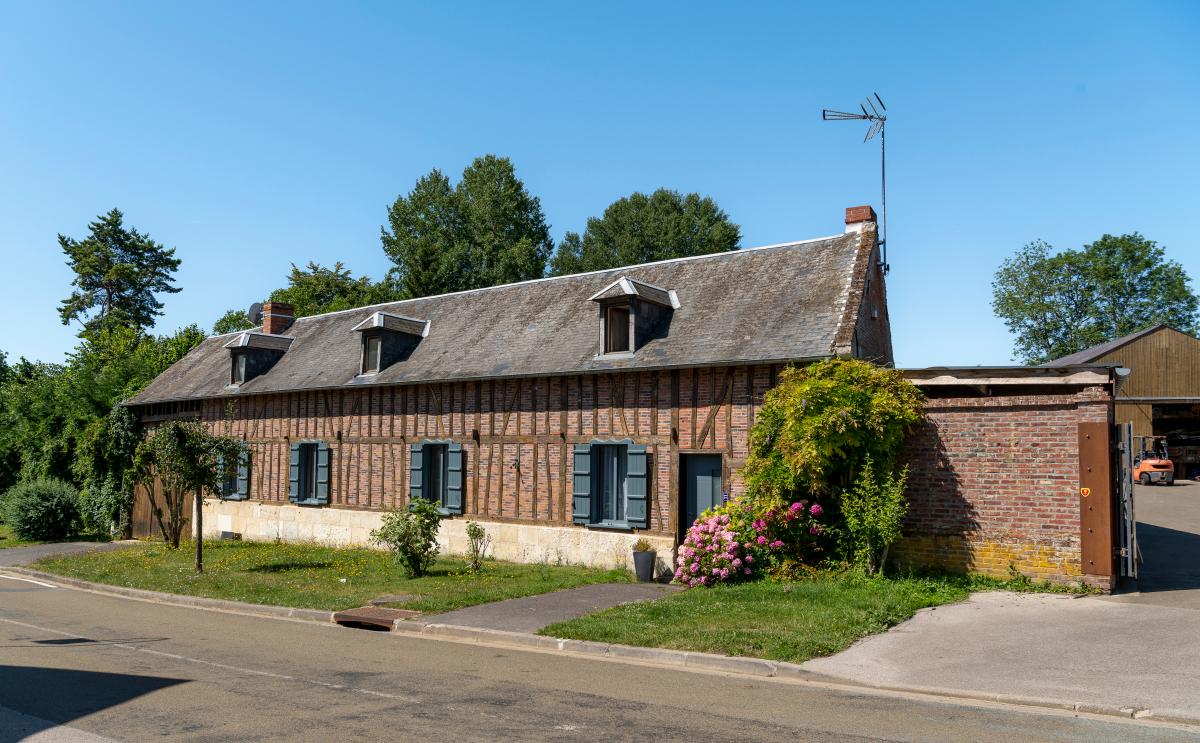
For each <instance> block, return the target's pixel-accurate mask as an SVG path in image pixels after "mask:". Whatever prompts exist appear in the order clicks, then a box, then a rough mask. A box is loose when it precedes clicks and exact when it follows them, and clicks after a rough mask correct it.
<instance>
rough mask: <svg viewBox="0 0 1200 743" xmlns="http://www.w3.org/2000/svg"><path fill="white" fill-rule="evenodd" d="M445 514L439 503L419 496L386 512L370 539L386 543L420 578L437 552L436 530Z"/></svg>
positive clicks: (413, 575) (408, 570)
mask: <svg viewBox="0 0 1200 743" xmlns="http://www.w3.org/2000/svg"><path fill="white" fill-rule="evenodd" d="M441 520H442V514H441V512H439V511H438V508H437V506H435V505H434V504H433V503H431V502H429V501H427V500H425V499H423V498H416V499H414V500H413V501H412V503H411V504H409V507H408V510H402V509H395V510H393V511H389V512H388V513H386V514H384V515H383V523H382V524H381V525H380V527H379V528H378V529H376V530H374V531H372V532H371V541H372V542H375V543H376V544H382V545H384V546H386V547H387V548H388V549H389V550H391V552H392V556H393V557H394V558H395V559H396V562H397V564H399V565H400V567H402V568H404V572H405V574H407V575H408V577H410V578H420V577H421V576H422V575H425V573H426V572H428V570H429V566H430V565H432V564H433V561H434V560H436V559H437V556H438V543H437V533H438V524H439V523H441Z"/></svg>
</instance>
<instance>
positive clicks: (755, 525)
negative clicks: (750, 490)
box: [675, 498, 824, 587]
mask: <svg viewBox="0 0 1200 743" xmlns="http://www.w3.org/2000/svg"><path fill="white" fill-rule="evenodd" d="M823 513H824V509H823V508H822V507H821V506H820V505H819V504H817V503H809V502H808V501H804V500H801V501H795V502H793V503H790V504H783V503H779V504H775V505H771V506H768V507H766V508H762V507H759V506H757V505H756V504H755V503H754V502H752V501H750V500H748V499H745V498H737V499H734V500H732V501H728V502H726V503H724V504H722V505H720V506H718V507H716V508H714V509H711V510H709V511H706V512H704V513H703V514H702V515H701V516H700V518H698V519H696V523H694V524H692V526H691V528H689V529H688V533H687V538H686V539H684V542H683V545H681V546H680V548H679V555H678V557H677V558H676V568H675V580H677V581H678V582H680V583H682V584H683V585H685V586H688V587H694V586H712V585H715V584H717V583H730V582H733V581H741V580H748V579H751V578H754V577H757V576H760V575H762V574H763V573H765V571H767V570H768V569H769V568H770V567H771V566H772V565H774V564H778V563H780V562H782V561H785V560H796V559H801V558H803V557H805V556H808V555H810V554H811V553H812V552H814V550H816V549H818V547H817V542H818V537H820V536H821V534H822V533H824V527H823V526H822V524H821V523H820V517H821V515H822V514H823Z"/></svg>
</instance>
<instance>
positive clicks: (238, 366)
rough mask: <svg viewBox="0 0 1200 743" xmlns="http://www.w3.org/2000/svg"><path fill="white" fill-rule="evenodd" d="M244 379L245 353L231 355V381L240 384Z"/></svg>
mask: <svg viewBox="0 0 1200 743" xmlns="http://www.w3.org/2000/svg"><path fill="white" fill-rule="evenodd" d="M245 381H246V354H244V353H235V354H234V355H233V383H234V384H241V383H242V382H245Z"/></svg>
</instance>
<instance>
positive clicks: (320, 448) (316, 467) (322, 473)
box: [288, 441, 329, 506]
mask: <svg viewBox="0 0 1200 743" xmlns="http://www.w3.org/2000/svg"><path fill="white" fill-rule="evenodd" d="M288 500H290V501H292V502H293V503H296V504H299V505H302V506H324V505H328V503H329V446H328V445H327V444H326V443H325V442H324V441H302V442H300V443H296V444H292V447H291V460H290V462H289V468H288Z"/></svg>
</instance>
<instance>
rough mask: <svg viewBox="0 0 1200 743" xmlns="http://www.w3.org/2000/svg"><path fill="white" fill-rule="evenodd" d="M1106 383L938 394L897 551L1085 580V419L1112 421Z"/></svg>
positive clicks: (913, 462) (913, 468) (932, 562)
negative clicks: (994, 392)
mask: <svg viewBox="0 0 1200 743" xmlns="http://www.w3.org/2000/svg"><path fill="white" fill-rule="evenodd" d="M1111 403H1112V401H1111V397H1110V396H1109V394H1108V392H1107V390H1106V389H1105V388H1103V387H1084V388H1075V390H1063V389H1061V388H1058V390H1057V391H1052V392H1049V393H1037V394H1035V393H1028V392H1026V393H1023V394H1016V395H1009V396H1001V395H997V396H991V397H975V398H968V397H949V398H934V399H930V400H929V402H928V405H927V411H928V414H927V418H926V422H925V424H924V425H923V426H922V427H921V429H920V430H919V431H918V433H917V434H916V435H915V437H914V439H913V441H912V442H911V444H910V447H909V462H910V464H909V467H910V470H909V487H908V491H909V498H910V510H909V515H908V519H907V521H906V525H905V533H906V538H905V539H904V540H903V542H902V543H901V544H900V545H898V547H897V556H898V557H899V558H900V559H901V560H902V561H904V562H906V563H909V564H915V565H927V566H938V567H944V568H951V569H964V568H965V569H969V570H972V571H977V572H982V573H988V574H991V575H998V576H1004V575H1007V573H1008V571H1009V566H1010V565H1012V566H1014V567H1015V568H1016V569H1017V570H1018V571H1020V572H1021V573H1023V574H1025V575H1028V576H1030V577H1033V578H1042V579H1049V580H1055V581H1071V580H1078V579H1079V578H1081V577H1082V568H1081V561H1080V516H1079V494H1078V486H1079V443H1078V424H1079V423H1081V422H1085V421H1098V422H1107V421H1109V420H1110V417H1111V415H1112V413H1111V410H1112V406H1111Z"/></svg>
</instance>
